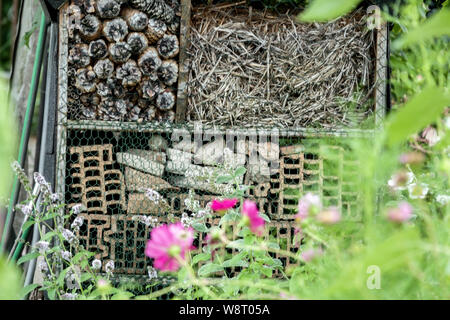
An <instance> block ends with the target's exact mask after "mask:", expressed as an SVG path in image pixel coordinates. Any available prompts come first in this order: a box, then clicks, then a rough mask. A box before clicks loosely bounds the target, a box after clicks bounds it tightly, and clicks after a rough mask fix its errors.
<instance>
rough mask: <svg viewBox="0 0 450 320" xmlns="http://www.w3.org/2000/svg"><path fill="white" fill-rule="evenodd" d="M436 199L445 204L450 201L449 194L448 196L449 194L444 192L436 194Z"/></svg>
mask: <svg viewBox="0 0 450 320" xmlns="http://www.w3.org/2000/svg"><path fill="white" fill-rule="evenodd" d="M436 201H437V202H438V203H439V204H441V205H443V206H445V205H446V204H447V203H449V202H450V196H449V195H446V194H438V195H437V196H436Z"/></svg>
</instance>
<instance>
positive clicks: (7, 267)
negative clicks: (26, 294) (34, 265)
mask: <svg viewBox="0 0 450 320" xmlns="http://www.w3.org/2000/svg"><path fill="white" fill-rule="evenodd" d="M20 291H21V285H20V272H19V271H18V269H17V267H16V266H15V265H14V264H13V263H8V262H6V259H5V258H4V257H2V256H1V255H0V300H12V299H13V300H15V299H19V297H20V296H19V294H20Z"/></svg>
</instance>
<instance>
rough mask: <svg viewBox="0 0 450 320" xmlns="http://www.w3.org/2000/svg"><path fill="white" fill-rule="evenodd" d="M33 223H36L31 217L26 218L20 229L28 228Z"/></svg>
mask: <svg viewBox="0 0 450 320" xmlns="http://www.w3.org/2000/svg"><path fill="white" fill-rule="evenodd" d="M35 223H36V221H34V220H33V219H29V220H27V221H26V222H25V223H24V224H23V226H22V230H23V231H25V230H27V229H28V228H30V227H31V226H33V225H34V224H35Z"/></svg>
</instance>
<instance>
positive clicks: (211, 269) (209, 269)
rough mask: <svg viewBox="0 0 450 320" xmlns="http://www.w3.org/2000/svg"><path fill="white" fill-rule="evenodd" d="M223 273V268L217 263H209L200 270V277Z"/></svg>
mask: <svg viewBox="0 0 450 320" xmlns="http://www.w3.org/2000/svg"><path fill="white" fill-rule="evenodd" d="M219 271H223V268H222V266H220V265H218V264H215V263H208V264H205V265H204V266H202V267H201V268H200V269H198V275H199V276H200V277H204V276H207V275H208V274H211V273H215V272H219Z"/></svg>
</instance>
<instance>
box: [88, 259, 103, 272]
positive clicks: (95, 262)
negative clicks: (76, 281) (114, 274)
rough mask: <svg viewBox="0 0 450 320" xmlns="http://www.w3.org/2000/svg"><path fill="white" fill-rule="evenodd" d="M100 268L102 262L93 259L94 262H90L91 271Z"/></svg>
mask: <svg viewBox="0 0 450 320" xmlns="http://www.w3.org/2000/svg"><path fill="white" fill-rule="evenodd" d="M101 267H102V262H101V261H100V260H99V259H94V261H92V265H91V268H92V269H93V270H100V268H101Z"/></svg>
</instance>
